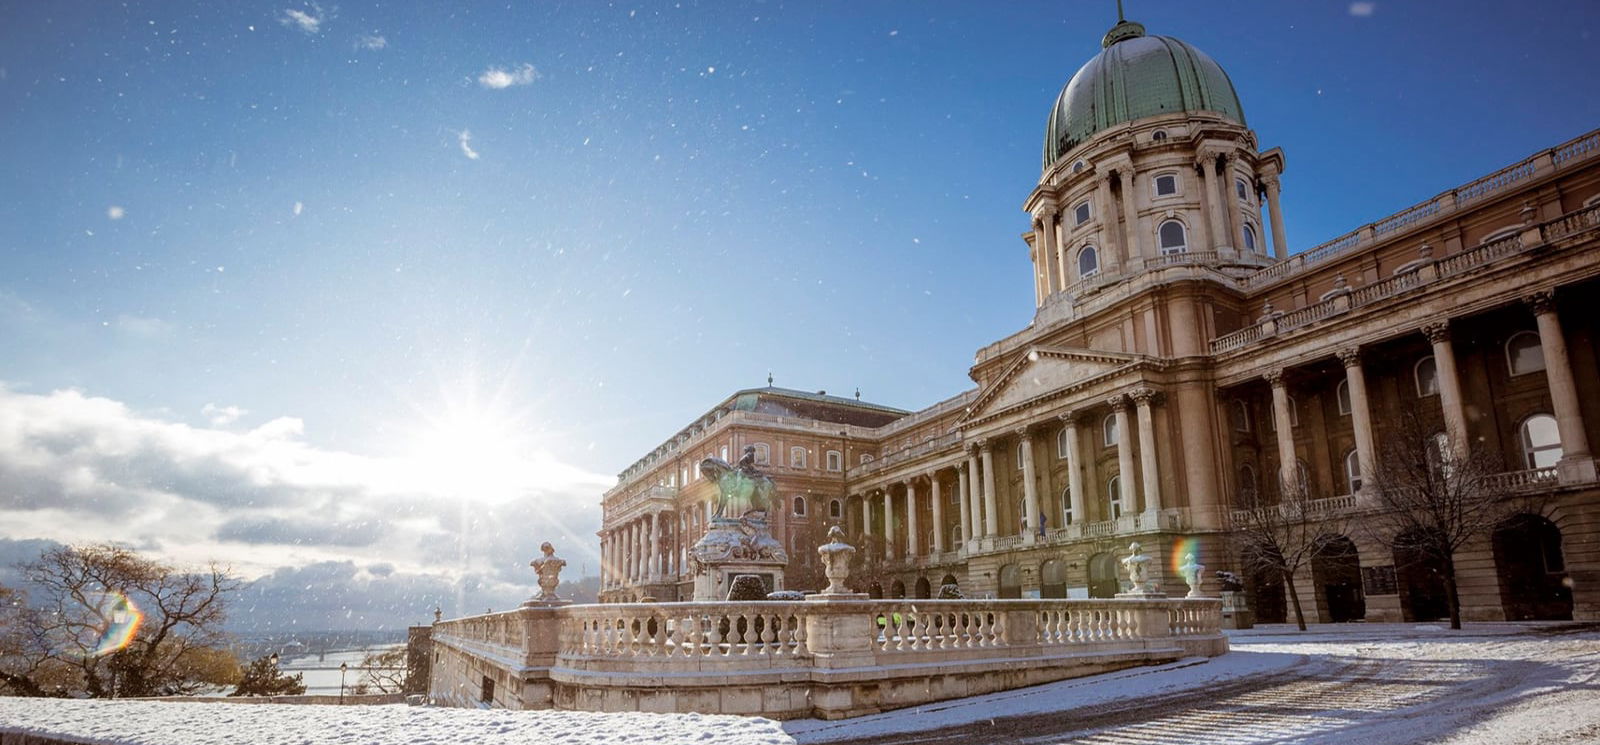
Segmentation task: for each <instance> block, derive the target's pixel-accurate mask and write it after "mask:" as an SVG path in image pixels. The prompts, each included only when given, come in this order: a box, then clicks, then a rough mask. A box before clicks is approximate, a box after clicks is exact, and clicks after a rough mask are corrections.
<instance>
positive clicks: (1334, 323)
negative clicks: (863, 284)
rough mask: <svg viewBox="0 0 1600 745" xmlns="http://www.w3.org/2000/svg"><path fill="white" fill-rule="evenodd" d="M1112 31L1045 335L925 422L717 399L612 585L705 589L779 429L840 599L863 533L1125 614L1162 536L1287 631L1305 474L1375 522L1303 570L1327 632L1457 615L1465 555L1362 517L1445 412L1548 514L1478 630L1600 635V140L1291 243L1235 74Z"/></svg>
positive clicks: (780, 466)
mask: <svg viewBox="0 0 1600 745" xmlns="http://www.w3.org/2000/svg"><path fill="white" fill-rule="evenodd" d="M1102 47H1103V49H1102V51H1101V52H1100V53H1099V54H1098V55H1096V56H1095V57H1094V58H1093V59H1091V60H1089V61H1088V62H1087V63H1086V64H1084V65H1083V67H1082V68H1081V69H1079V70H1078V72H1077V74H1075V75H1073V76H1072V78H1071V80H1070V81H1069V82H1068V83H1067V84H1066V86H1065V87H1064V88H1062V90H1061V93H1060V95H1059V96H1058V97H1057V99H1056V101H1055V103H1054V105H1053V106H1052V108H1051V109H1050V111H1049V116H1048V119H1047V121H1046V126H1045V140H1044V148H1043V170H1042V173H1041V175H1040V177H1039V179H1038V182H1037V185H1035V186H1034V187H1033V188H1032V190H1031V192H1030V193H1028V195H1027V198H1026V199H1025V200H1024V202H1023V209H1024V210H1025V211H1026V212H1027V213H1028V214H1029V215H1030V218H1031V221H1030V226H1029V227H1030V229H1029V230H1028V231H1027V232H1026V233H1024V234H1023V240H1024V242H1025V243H1026V246H1027V251H1028V256H1029V257H1030V259H1031V261H1032V262H1033V267H1034V270H1035V271H1034V272H1033V277H1034V282H1033V288H1032V291H1033V296H1034V299H1035V303H1036V312H1035V315H1034V317H1033V320H1032V322H1031V323H1029V324H1028V325H1027V327H1025V328H1023V329H1022V330H1020V331H1018V332H1016V333H1014V334H1011V335H1010V336H1007V337H1005V338H1003V339H1000V340H999V341H996V342H994V343H992V344H990V345H988V346H986V347H983V348H982V349H979V350H977V354H976V359H975V361H974V364H973V366H972V368H971V370H970V376H971V378H972V380H973V382H974V386H973V387H972V388H971V389H969V390H966V391H963V392H960V393H957V394H955V395H953V396H951V397H950V398H948V399H946V400H944V401H941V402H939V403H937V404H934V405H933V406H930V407H928V408H926V409H923V410H921V411H915V412H906V411H901V410H898V409H893V408H889V407H885V406H878V405H874V404H870V403H866V402H863V401H860V400H858V399H859V396H857V397H856V398H848V397H839V396H830V395H827V394H826V393H823V392H817V393H807V392H802V391H794V390H786V389H781V388H774V387H771V386H770V385H769V387H767V388H757V389H751V390H745V391H740V392H738V393H735V394H734V395H732V396H730V397H729V398H728V399H726V400H724V401H722V402H721V403H719V404H718V405H716V406H715V407H712V408H711V409H710V410H709V411H708V412H707V413H706V414H705V415H704V416H702V417H700V418H699V419H697V420H696V421H694V422H692V423H690V424H689V425H687V426H686V427H684V428H683V429H682V430H681V431H680V432H678V433H677V434H676V435H674V436H673V437H671V438H670V439H668V440H667V441H665V442H663V443H662V444H661V445H660V446H659V447H657V448H655V449H654V450H652V451H651V452H650V453H648V454H646V455H645V456H644V457H642V458H640V459H639V460H638V461H637V462H636V463H634V464H633V465H631V466H629V467H628V468H627V469H626V470H624V471H623V472H622V473H621V474H620V479H619V483H618V484H617V486H616V487H615V488H613V489H611V490H610V491H608V492H607V493H606V494H605V495H604V497H603V510H604V520H603V526H602V529H601V530H600V534H599V535H600V540H601V548H602V553H603V558H604V576H603V582H602V591H601V598H602V600H604V601H607V602H624V601H637V600H641V599H644V598H652V599H655V600H660V601H669V600H679V599H688V598H689V596H690V589H689V588H690V587H691V586H692V577H690V576H689V575H688V573H687V572H688V569H687V567H686V561H685V559H686V549H687V547H688V546H689V545H690V544H692V543H693V541H694V540H695V539H696V538H698V537H699V535H701V531H702V530H703V527H704V525H705V522H706V520H707V516H708V515H709V505H710V504H711V502H712V501H714V500H715V498H716V489H715V487H714V485H712V484H710V483H708V482H706V481H704V480H703V479H700V478H699V476H698V468H697V466H698V463H699V462H700V460H701V459H703V458H705V457H708V456H721V457H723V458H724V459H729V460H734V459H737V458H738V456H739V453H740V452H741V451H742V450H743V448H744V447H745V446H747V445H750V446H754V447H755V448H756V455H757V460H758V462H759V463H760V464H762V466H761V467H762V469H763V470H764V471H766V472H767V473H769V474H771V475H772V477H773V479H774V480H775V481H776V483H777V486H778V493H779V494H780V495H781V499H780V500H779V501H780V502H781V504H780V505H774V507H773V509H772V511H771V514H770V521H771V523H772V525H773V534H774V536H777V537H778V538H779V540H781V541H784V542H785V545H786V546H787V547H788V549H789V557H790V566H789V569H788V570H787V585H788V587H789V589H800V590H816V589H820V588H821V586H822V585H823V584H824V580H823V578H822V576H821V573H820V570H819V569H818V568H817V566H816V563H817V556H816V552H815V547H816V546H817V545H818V544H819V543H821V542H823V539H822V536H823V534H824V533H825V531H826V529H827V527H829V526H831V525H840V526H842V527H843V528H844V530H845V532H846V533H847V535H848V536H850V539H851V542H852V543H853V544H854V545H856V546H857V547H858V549H859V552H858V553H859V554H862V555H864V556H866V557H867V558H869V559H870V560H869V561H867V562H865V563H866V565H867V566H866V567H865V570H864V571H863V572H860V573H858V574H856V575H854V576H852V581H853V582H858V583H860V585H861V586H858V587H857V588H856V589H858V590H860V591H863V592H870V593H872V594H874V595H876V596H884V597H929V596H931V595H932V594H936V593H937V592H938V589H939V587H940V586H941V585H943V584H950V583H954V584H956V585H958V586H959V587H960V588H961V590H962V591H963V592H964V593H966V594H967V595H968V596H969V597H971V596H976V597H983V596H990V597H1002V598H1003V597H1108V596H1110V595H1112V594H1114V593H1116V592H1118V590H1119V587H1118V579H1117V572H1116V561H1117V559H1119V558H1120V557H1122V556H1124V555H1126V554H1127V548H1128V545H1129V543H1130V542H1133V541H1138V542H1140V543H1141V544H1142V545H1143V546H1144V549H1145V552H1146V553H1149V554H1151V555H1153V556H1156V557H1158V558H1159V559H1160V560H1161V562H1160V563H1161V564H1162V565H1163V566H1165V567H1166V569H1165V571H1163V572H1162V573H1161V574H1162V576H1161V580H1162V581H1163V582H1164V583H1165V585H1166V586H1167V588H1168V589H1169V591H1170V592H1173V593H1175V594H1176V593H1181V591H1182V590H1181V588H1183V587H1184V586H1183V584H1182V582H1181V579H1180V578H1178V577H1177V576H1176V573H1175V572H1173V571H1172V569H1171V567H1172V566H1173V565H1174V564H1175V562H1174V561H1173V560H1172V558H1173V556H1172V555H1173V554H1174V553H1177V552H1180V551H1183V552H1187V551H1190V550H1193V551H1197V552H1198V553H1199V554H1200V560H1201V562H1202V563H1204V564H1206V565H1208V566H1210V567H1211V568H1212V569H1213V570H1215V569H1229V570H1232V571H1234V572H1237V573H1240V574H1244V575H1249V576H1247V577H1246V579H1247V583H1246V585H1247V591H1248V596H1249V599H1250V602H1251V603H1252V605H1253V608H1254V610H1255V612H1256V616H1257V620H1259V621H1282V620H1285V618H1286V617H1288V616H1292V611H1287V610H1286V606H1287V603H1286V600H1285V598H1286V596H1287V593H1286V591H1285V588H1284V587H1283V584H1282V582H1281V581H1280V580H1277V579H1276V578H1274V577H1271V576H1259V575H1251V574H1250V573H1248V572H1245V571H1244V568H1243V566H1242V564H1241V560H1240V558H1239V550H1238V547H1239V539H1240V528H1239V524H1240V521H1241V519H1242V517H1241V516H1242V515H1244V514H1246V513H1248V512H1249V511H1250V510H1252V509H1261V508H1262V505H1263V504H1267V505H1269V508H1270V505H1271V504H1272V503H1273V502H1274V501H1275V499H1274V497H1273V495H1276V494H1278V493H1279V492H1280V491H1281V490H1280V485H1281V484H1295V485H1300V486H1302V487H1303V488H1304V490H1305V493H1306V494H1308V495H1309V496H1310V498H1311V499H1310V501H1309V502H1306V503H1305V505H1306V506H1305V507H1304V509H1305V510H1308V511H1309V514H1310V515H1312V516H1313V517H1314V519H1316V520H1319V521H1325V522H1326V523H1327V524H1328V525H1330V526H1338V529H1339V530H1340V531H1343V532H1341V533H1340V534H1339V535H1337V536H1333V539H1332V540H1328V541H1325V542H1324V543H1323V544H1322V548H1321V550H1320V552H1319V554H1318V555H1317V556H1315V557H1313V558H1312V559H1311V560H1310V561H1309V563H1308V565H1307V566H1306V568H1305V569H1303V570H1302V571H1300V572H1299V573H1298V574H1297V576H1296V580H1295V587H1294V588H1292V589H1294V590H1295V591H1296V593H1297V594H1298V596H1299V598H1300V599H1301V602H1302V604H1303V608H1304V610H1305V612H1306V615H1307V619H1308V620H1311V621H1342V620H1356V619H1363V618H1364V619H1368V620H1385V621H1399V620H1407V621H1410V620H1425V619H1432V618H1438V617H1441V616H1442V615H1444V607H1443V604H1442V601H1441V599H1440V598H1441V594H1442V584H1441V582H1442V580H1441V579H1440V576H1441V575H1440V570H1441V567H1440V566H1438V564H1439V562H1436V561H1428V560H1422V559H1418V558H1417V557H1415V556H1404V555H1396V551H1395V550H1394V549H1393V548H1391V547H1390V546H1389V545H1388V544H1387V543H1386V542H1385V541H1383V540H1380V539H1379V538H1378V537H1377V536H1376V535H1375V531H1372V530H1364V529H1362V526H1363V525H1364V524H1366V523H1367V522H1368V521H1370V519H1371V515H1372V512H1373V510H1374V509H1375V506H1374V502H1373V499H1372V497H1371V495H1372V493H1373V491H1374V490H1373V489H1372V488H1371V483H1372V480H1373V477H1374V473H1375V464H1376V463H1377V460H1376V459H1378V458H1379V457H1380V454H1382V453H1384V452H1387V451H1386V450H1385V445H1386V443H1390V442H1393V441H1394V439H1395V438H1398V437H1401V436H1403V435H1405V432H1404V430H1405V427H1403V426H1402V423H1403V422H1405V421H1412V422H1416V421H1420V422H1422V423H1424V424H1425V426H1427V427H1428V428H1430V430H1432V431H1434V432H1436V433H1437V434H1434V435H1431V437H1434V438H1437V441H1438V443H1440V444H1439V445H1438V446H1437V447H1438V448H1440V452H1441V453H1444V452H1453V453H1456V454H1458V455H1481V456H1485V457H1489V458H1492V460H1493V462H1495V463H1498V464H1500V467H1499V468H1498V471H1500V472H1499V473H1496V474H1495V475H1493V476H1491V477H1489V478H1487V479H1485V480H1484V483H1485V484H1486V485H1487V486H1488V488H1492V489H1494V490H1496V491H1497V492H1499V493H1502V494H1503V495H1504V496H1505V498H1506V499H1508V500H1510V499H1516V498H1523V497H1537V498H1538V499H1535V500H1531V501H1529V504H1537V505H1538V507H1537V508H1530V509H1529V511H1528V512H1526V513H1524V514H1518V515H1514V516H1512V517H1510V518H1509V519H1506V520H1504V521H1503V522H1501V523H1499V524H1498V525H1497V527H1495V528H1494V529H1493V530H1486V531H1483V534H1482V535H1480V536H1477V537H1475V538H1473V539H1472V540H1471V541H1469V542H1468V543H1467V544H1466V545H1464V546H1463V547H1462V548H1461V549H1460V550H1459V551H1457V553H1456V554H1455V556H1454V557H1453V560H1454V566H1455V571H1456V575H1457V577H1458V579H1459V587H1460V592H1461V599H1462V612H1463V615H1464V616H1465V617H1466V618H1468V619H1470V620H1495V619H1532V618H1539V619H1556V618H1577V619H1589V620H1597V619H1600V483H1597V480H1596V465H1595V458H1594V453H1593V451H1592V450H1591V449H1590V445H1589V443H1590V442H1591V440H1595V439H1596V438H1600V358H1597V354H1596V349H1597V348H1596V343H1595V342H1596V336H1597V334H1600V322H1597V319H1600V130H1597V131H1594V132H1590V133H1588V134H1585V135H1583V136H1581V137H1578V138H1576V139H1574V140H1571V141H1569V142H1566V143H1562V144H1558V145H1556V146H1555V147H1551V148H1548V149H1544V150H1539V151H1538V152H1535V153H1533V154H1532V155H1530V156H1529V157H1528V158H1526V159H1525V160H1522V161H1520V162H1518V163H1515V164H1512V165H1510V166H1507V167H1506V168H1503V169H1501V170H1498V171H1495V172H1493V173H1490V174H1487V175H1485V176H1483V177H1482V178H1479V179H1477V180H1475V181H1472V182H1471V183H1468V184H1463V185H1460V186H1456V187H1453V188H1448V189H1446V190H1445V191H1443V192H1441V193H1440V194H1439V195H1438V196H1436V197H1433V198H1432V199H1428V200H1426V201H1424V202H1422V203H1420V204H1416V205H1413V206H1410V207H1407V208H1406V209H1404V210H1401V211H1399V212H1397V213H1395V214H1393V215H1390V216H1387V217H1383V218H1382V219H1379V220H1376V221H1374V222H1371V223H1368V224H1366V225H1363V226H1361V227H1359V228H1357V229H1355V230H1353V231H1351V232H1350V233H1348V234H1346V235H1343V236H1340V237H1338V238H1336V239H1334V240H1331V241H1328V242H1326V243H1323V244H1321V245H1318V246H1314V247H1310V248H1307V249H1304V250H1301V251H1298V252H1295V253H1293V254H1292V255H1291V253H1290V251H1289V246H1290V244H1289V235H1290V232H1291V231H1289V230H1286V226H1285V223H1284V220H1283V215H1282V211H1281V209H1280V207H1279V189H1280V179H1281V176H1282V174H1283V173H1284V171H1285V168H1286V163H1287V158H1286V155H1285V153H1283V152H1282V151H1281V150H1279V149H1278V148H1263V147H1262V146H1261V143H1259V142H1258V141H1257V137H1256V133H1255V132H1254V131H1252V130H1251V129H1250V128H1249V126H1248V124H1247V122H1246V117H1245V110H1244V106H1243V103H1242V101H1241V99H1240V97H1239V95H1238V92H1237V91H1235V90H1234V87H1233V84H1232V83H1231V82H1230V80H1229V78H1228V75H1227V73H1226V72H1225V71H1224V70H1223V69H1222V67H1221V66H1220V65H1218V64H1217V62H1215V61H1214V60H1212V59H1211V58H1210V57H1208V56H1207V55H1206V54H1205V53H1203V52H1201V51H1200V50H1198V49H1196V48H1194V47H1193V46H1191V45H1189V44H1186V43H1184V42H1182V41H1180V40H1177V39H1174V38H1170V37H1165V36H1153V35H1148V34H1146V33H1145V29H1144V27H1143V26H1141V25H1140V24H1138V23H1133V22H1127V21H1123V22H1119V23H1118V24H1117V25H1116V26H1115V27H1113V28H1112V29H1111V30H1110V31H1109V32H1108V33H1107V34H1106V35H1105V37H1104V39H1103V41H1102ZM1440 186H1448V185H1446V184H1441V185H1440ZM1020 289H1021V288H1019V290H1020ZM769 383H770V381H769ZM1456 462H1465V461H1456ZM1364 485H1365V486H1366V488H1364ZM1336 518H1338V519H1336ZM1180 547H1181V548H1180ZM1206 589H1207V593H1208V594H1215V592H1216V590H1217V585H1216V584H1215V581H1214V580H1212V579H1210V578H1208V579H1207V580H1206Z"/></svg>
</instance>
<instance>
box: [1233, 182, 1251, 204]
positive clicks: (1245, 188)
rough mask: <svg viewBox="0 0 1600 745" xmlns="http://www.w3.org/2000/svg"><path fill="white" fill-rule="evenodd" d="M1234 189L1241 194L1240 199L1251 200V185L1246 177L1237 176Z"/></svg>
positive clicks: (1243, 200)
mask: <svg viewBox="0 0 1600 745" xmlns="http://www.w3.org/2000/svg"><path fill="white" fill-rule="evenodd" d="M1233 191H1234V192H1235V193H1237V194H1238V195H1239V201H1241V202H1248V201H1250V185H1249V184H1246V183H1245V182H1244V179H1242V178H1236V179H1234V180H1233Z"/></svg>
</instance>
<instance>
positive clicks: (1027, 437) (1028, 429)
mask: <svg viewBox="0 0 1600 745" xmlns="http://www.w3.org/2000/svg"><path fill="white" fill-rule="evenodd" d="M1016 435H1017V439H1019V440H1021V441H1023V442H1031V441H1032V440H1033V425H1031V424H1024V425H1022V426H1020V427H1017V429H1016Z"/></svg>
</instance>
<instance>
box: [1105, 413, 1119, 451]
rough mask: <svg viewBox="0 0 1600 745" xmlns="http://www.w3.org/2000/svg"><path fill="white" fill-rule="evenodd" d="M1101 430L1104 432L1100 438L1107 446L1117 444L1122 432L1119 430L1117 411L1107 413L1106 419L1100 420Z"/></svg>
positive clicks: (1111, 446) (1110, 446)
mask: <svg viewBox="0 0 1600 745" xmlns="http://www.w3.org/2000/svg"><path fill="white" fill-rule="evenodd" d="M1100 431H1101V433H1102V434H1101V438H1100V440H1101V442H1102V443H1104V444H1105V446H1106V447H1108V448H1114V447H1116V446H1117V440H1119V439H1121V438H1120V437H1119V435H1121V432H1119V431H1117V412H1115V411H1113V412H1111V413H1110V414H1107V415H1106V418H1105V419H1102V420H1100Z"/></svg>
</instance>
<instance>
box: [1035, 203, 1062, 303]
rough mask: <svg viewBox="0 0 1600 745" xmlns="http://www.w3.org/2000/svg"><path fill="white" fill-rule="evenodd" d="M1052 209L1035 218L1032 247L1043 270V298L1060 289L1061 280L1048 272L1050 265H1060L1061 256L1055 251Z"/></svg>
mask: <svg viewBox="0 0 1600 745" xmlns="http://www.w3.org/2000/svg"><path fill="white" fill-rule="evenodd" d="M1054 209H1055V208H1054V207H1051V208H1049V209H1047V210H1045V211H1044V212H1043V213H1042V214H1040V215H1039V217H1038V218H1037V220H1038V228H1037V230H1038V233H1037V234H1036V236H1037V237H1035V238H1034V246H1035V247H1036V248H1037V249H1038V250H1039V264H1040V265H1041V266H1043V267H1044V268H1045V281H1044V297H1046V298H1048V297H1050V295H1051V293H1054V292H1055V291H1056V290H1058V289H1060V288H1061V280H1060V278H1059V277H1057V276H1055V273H1054V272H1051V271H1050V265H1051V264H1055V265H1057V266H1059V265H1060V264H1061V254H1060V252H1059V251H1057V250H1056V226H1055V220H1056V216H1055V212H1054Z"/></svg>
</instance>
